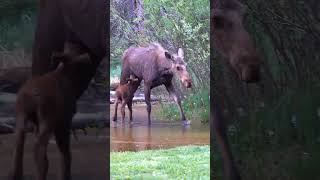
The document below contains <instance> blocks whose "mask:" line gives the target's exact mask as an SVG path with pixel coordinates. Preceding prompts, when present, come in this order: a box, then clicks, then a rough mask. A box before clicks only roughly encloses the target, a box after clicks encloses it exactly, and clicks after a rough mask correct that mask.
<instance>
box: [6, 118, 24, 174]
mask: <svg viewBox="0 0 320 180" xmlns="http://www.w3.org/2000/svg"><path fill="white" fill-rule="evenodd" d="M25 126H26V119H25V116H24V115H18V116H17V119H16V127H15V149H14V152H13V162H12V167H11V170H10V173H9V180H21V179H22V176H23V151H24V141H25V136H26V127H25Z"/></svg>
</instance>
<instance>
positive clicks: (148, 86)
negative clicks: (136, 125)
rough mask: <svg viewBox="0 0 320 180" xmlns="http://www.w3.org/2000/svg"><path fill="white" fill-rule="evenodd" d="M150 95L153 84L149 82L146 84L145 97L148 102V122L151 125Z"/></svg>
mask: <svg viewBox="0 0 320 180" xmlns="http://www.w3.org/2000/svg"><path fill="white" fill-rule="evenodd" d="M150 95H151V86H150V85H148V84H146V83H145V84H144V98H145V101H146V104H147V112H148V123H149V125H151V117H150V116H151V99H150Z"/></svg>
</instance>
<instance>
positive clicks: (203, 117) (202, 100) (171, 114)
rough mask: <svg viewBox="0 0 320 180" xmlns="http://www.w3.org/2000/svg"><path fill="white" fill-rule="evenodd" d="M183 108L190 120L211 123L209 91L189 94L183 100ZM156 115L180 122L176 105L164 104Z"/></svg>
mask: <svg viewBox="0 0 320 180" xmlns="http://www.w3.org/2000/svg"><path fill="white" fill-rule="evenodd" d="M182 106H183V110H184V111H185V113H186V118H187V119H188V120H200V121H201V122H204V123H205V122H209V119H210V113H209V111H210V100H209V91H207V90H202V91H199V92H195V93H192V94H188V96H187V97H185V98H184V99H183V101H182ZM155 115H156V116H157V117H159V118H160V119H166V120H180V114H179V109H178V108H177V105H176V104H175V103H162V104H161V105H160V108H159V109H155Z"/></svg>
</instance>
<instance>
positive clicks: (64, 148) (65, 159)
mask: <svg viewBox="0 0 320 180" xmlns="http://www.w3.org/2000/svg"><path fill="white" fill-rule="evenodd" d="M55 138H56V142H57V146H58V149H59V151H60V156H61V160H60V164H61V165H60V175H59V180H70V179H71V174H70V171H71V152H70V133H69V127H67V126H64V127H60V128H59V129H57V130H56V131H55Z"/></svg>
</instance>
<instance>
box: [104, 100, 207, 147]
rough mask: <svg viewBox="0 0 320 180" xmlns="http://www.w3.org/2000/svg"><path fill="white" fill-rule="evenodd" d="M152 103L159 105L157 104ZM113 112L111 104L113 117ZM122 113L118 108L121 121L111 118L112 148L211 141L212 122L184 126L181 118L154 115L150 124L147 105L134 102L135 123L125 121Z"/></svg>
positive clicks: (154, 107)
mask: <svg viewBox="0 0 320 180" xmlns="http://www.w3.org/2000/svg"><path fill="white" fill-rule="evenodd" d="M152 107H153V109H156V108H158V107H157V105H153V106H152ZM113 112H114V106H113V105H112V106H111V114H110V117H112V116H113ZM119 115H120V110H119V109H118V122H116V123H115V122H111V125H110V133H111V134H110V137H111V144H110V147H111V151H142V150H149V149H160V148H161V149H163V148H172V147H177V146H182V145H207V144H209V143H210V133H209V132H210V129H209V124H202V123H200V122H199V121H192V122H191V125H190V126H189V127H184V126H182V125H181V122H171V121H165V120H159V119H155V117H154V116H152V117H153V119H152V123H151V126H149V125H148V123H147V122H148V121H147V116H146V107H145V106H144V105H134V107H133V124H132V125H130V123H129V122H128V120H127V118H126V122H125V123H122V122H121V115H120V116H119ZM126 115H128V112H126Z"/></svg>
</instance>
